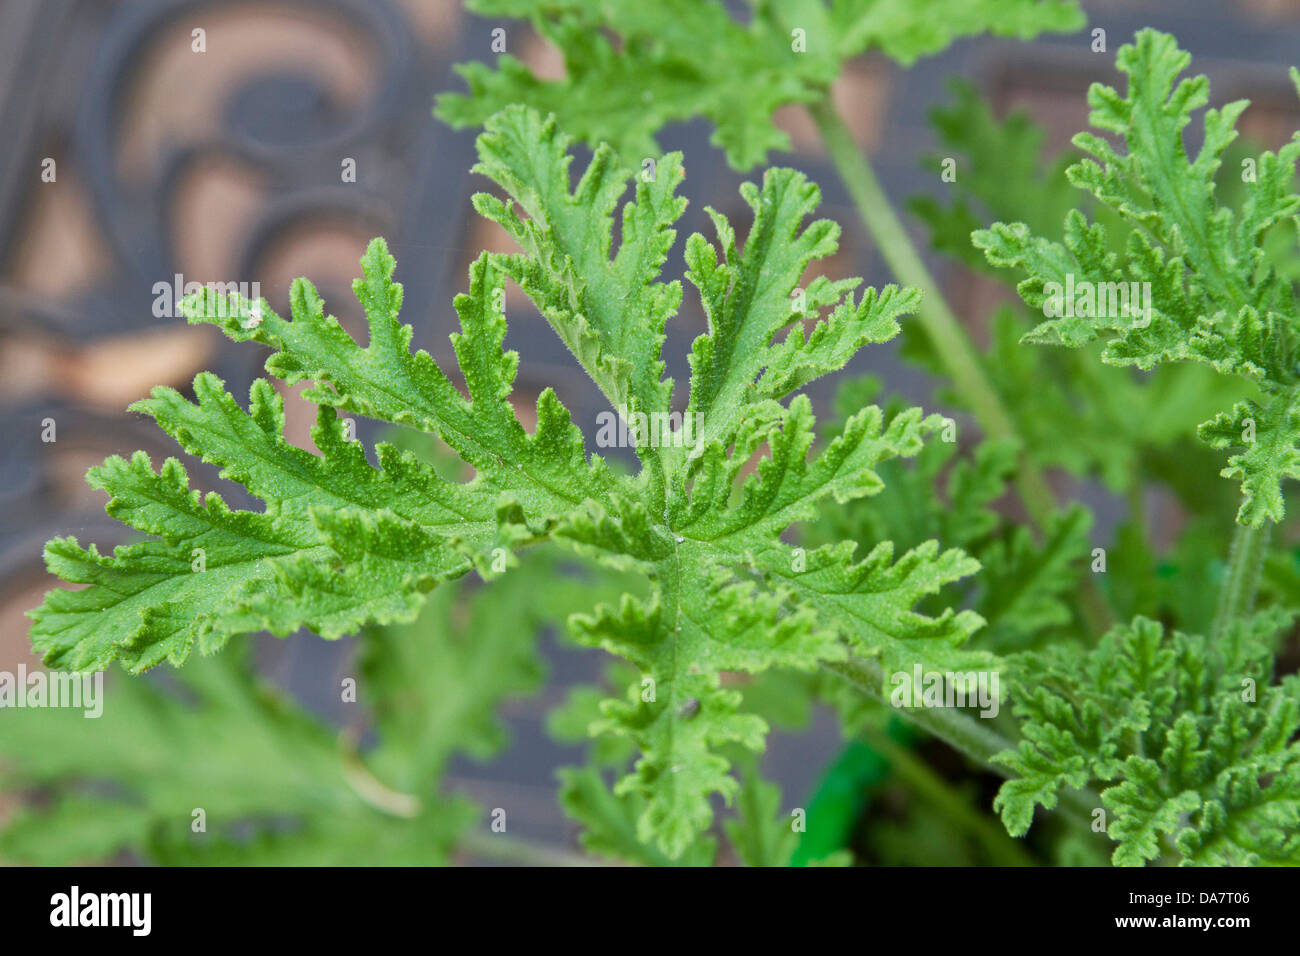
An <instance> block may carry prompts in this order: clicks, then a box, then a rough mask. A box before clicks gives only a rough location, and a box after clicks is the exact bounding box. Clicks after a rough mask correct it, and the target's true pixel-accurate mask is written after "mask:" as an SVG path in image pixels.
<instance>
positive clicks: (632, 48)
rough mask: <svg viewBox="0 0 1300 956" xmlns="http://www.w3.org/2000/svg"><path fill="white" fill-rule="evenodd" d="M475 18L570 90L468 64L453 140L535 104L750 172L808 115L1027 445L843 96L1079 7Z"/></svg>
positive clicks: (838, 6) (677, 8)
mask: <svg viewBox="0 0 1300 956" xmlns="http://www.w3.org/2000/svg"><path fill="white" fill-rule="evenodd" d="M469 7H470V8H471V9H473V10H475V11H477V12H478V13H480V14H482V15H484V16H496V17H527V18H529V20H530V21H531V23H532V25H533V26H534V28H535V29H536V30H537V31H538V32H539V33H540V34H541V35H542V36H544V37H545V38H546V39H547V40H548V41H549V42H550V43H552V44H554V45H555V46H556V47H557V48H558V49H559V51H560V52H561V53H562V54H563V57H564V65H565V74H566V75H565V76H564V78H563V79H559V80H545V79H541V78H539V77H537V76H534V75H533V74H532V73H531V72H530V71H529V69H528V68H527V66H526V65H525V64H523V63H522V62H520V61H519V60H518V59H516V58H515V57H513V56H511V55H509V54H505V55H502V56H500V57H499V61H498V67H497V69H496V70H492V69H490V68H489V67H487V66H486V65H484V64H481V63H468V64H465V65H464V66H463V67H461V73H462V75H463V76H464V77H465V80H466V82H467V83H468V85H469V93H468V95H461V94H446V95H444V96H442V97H441V98H440V99H439V102H438V107H437V114H438V115H439V116H440V117H442V118H443V119H445V120H447V121H448V122H450V123H452V124H454V125H477V124H479V123H482V122H483V121H484V120H485V119H486V118H487V117H488V116H489V115H490V114H491V113H493V112H494V111H496V110H497V109H499V108H501V107H502V106H504V105H505V104H508V103H515V102H523V103H529V104H532V105H535V106H539V107H540V108H542V109H546V110H550V111H552V112H554V113H555V115H556V116H557V117H559V118H560V121H561V124H562V125H563V126H564V128H565V129H567V130H568V131H569V132H570V133H571V134H572V135H576V136H580V137H582V138H583V139H585V140H586V141H587V142H588V143H589V144H590V145H592V146H595V145H596V144H597V143H600V142H606V143H610V144H612V145H613V146H614V147H615V148H616V149H617V150H618V151H619V153H620V154H621V155H622V157H623V159H624V161H625V162H628V163H633V162H636V163H640V162H643V161H644V160H645V159H651V160H653V159H654V158H655V157H657V156H658V154H659V149H658V147H657V145H656V142H655V135H656V134H657V133H658V131H659V130H660V129H661V128H662V127H663V126H664V125H666V124H667V123H668V122H670V121H674V120H688V119H694V118H696V117H703V118H706V119H707V120H708V121H709V122H710V123H712V124H713V127H714V136H713V141H714V143H715V144H717V145H718V146H720V147H721V148H722V149H723V150H724V151H725V152H726V156H727V160H728V162H729V163H730V164H731V165H732V166H733V167H734V168H736V169H738V170H742V171H743V170H748V169H751V168H752V167H754V166H755V165H757V164H758V163H760V162H762V161H764V159H765V158H766V157H767V156H768V154H769V153H770V152H771V151H774V150H788V149H790V146H791V143H790V139H789V137H788V136H787V135H786V133H785V132H784V131H782V130H781V129H780V128H779V127H778V126H777V125H776V124H775V122H774V119H773V114H774V113H775V112H776V110H777V109H778V108H780V107H782V106H787V105H791V104H800V105H803V106H804V107H806V108H807V109H808V111H809V112H810V114H811V116H812V118H813V120H814V122H815V124H816V126H817V129H818V131H819V133H820V135H821V138H822V142H823V145H824V146H825V149H826V152H827V154H828V155H829V157H830V159H831V161H832V162H833V163H834V165H835V168H836V170H837V172H838V173H839V175H840V177H841V179H842V180H843V183H844V185H845V187H846V188H847V190H848V191H849V193H850V195H851V196H852V198H853V201H854V203H855V204H856V206H857V209H858V211H859V213H860V214H861V216H862V220H863V223H864V225H865V226H866V228H867V231H868V233H869V234H870V235H871V237H872V238H873V239H874V240H875V243H876V246H877V248H878V249H879V250H880V253H881V255H882V257H883V258H884V259H885V261H886V263H887V264H888V265H889V267H890V269H891V270H892V271H893V274H894V277H895V278H896V279H897V280H898V281H899V282H901V283H903V284H905V285H907V286H911V287H914V288H916V289H918V290H920V291H921V292H922V293H923V296H924V297H923V301H922V302H921V305H920V307H919V309H918V312H917V322H918V323H919V325H920V326H921V328H922V329H923V330H924V332H925V335H926V337H927V338H928V340H929V342H930V347H931V348H932V349H933V351H934V354H935V355H936V356H937V358H938V361H939V363H940V365H941V366H942V368H943V371H944V373H945V374H946V375H947V376H948V377H950V378H951V379H952V381H953V384H954V387H955V388H956V389H957V391H959V392H960V393H961V394H962V395H963V396H964V398H965V401H966V403H967V404H968V406H969V408H970V409H971V411H972V412H973V414H974V415H975V417H976V419H977V421H978V422H979V424H980V426H981V427H982V428H983V429H984V431H985V433H986V434H987V435H988V436H989V437H991V438H997V439H1004V438H1005V439H1014V438H1017V437H1018V436H1017V432H1016V427H1015V422H1014V418H1013V416H1012V413H1011V412H1010V411H1009V410H1008V408H1007V406H1006V404H1005V402H1004V401H1003V400H1002V397H1001V396H1000V395H999V393H998V390H997V388H996V385H995V383H994V382H993V380H992V379H991V378H990V377H989V376H988V374H987V373H986V372H985V370H984V369H983V367H982V365H981V363H980V361H979V359H978V355H977V353H976V351H975V349H974V348H973V346H972V343H971V341H970V338H969V336H968V335H967V333H966V331H965V328H964V326H963V325H962V323H961V322H960V321H959V320H958V319H957V317H956V315H955V314H954V312H953V310H952V309H951V308H950V307H949V305H948V304H947V302H946V300H945V298H944V295H943V292H942V290H941V287H940V285H939V283H938V282H936V281H935V280H934V278H933V277H932V276H931V275H930V273H929V271H928V270H927V268H926V266H925V264H924V262H923V261H922V258H921V256H920V254H919V253H918V251H917V249H916V247H915V246H914V245H913V243H912V241H911V239H910V238H909V236H908V234H907V231H906V229H905V228H904V226H903V224H902V222H901V221H900V220H899V219H898V217H897V215H896V214H895V213H894V211H893V208H892V206H891V204H890V201H889V198H888V197H887V196H886V194H885V192H884V190H883V188H882V187H881V185H880V182H879V180H878V179H877V177H876V174H875V171H874V170H873V168H872V166H871V164H870V162H869V161H868V159H867V157H866V156H864V155H863V153H862V151H861V150H860V149H859V148H858V146H857V145H856V144H855V143H854V141H853V138H852V136H851V135H850V133H849V129H848V127H847V125H846V124H845V122H844V120H843V118H842V117H841V115H840V113H839V111H838V108H837V105H836V102H835V98H834V96H833V90H832V85H833V83H834V81H835V80H836V79H837V78H838V77H839V76H840V74H841V72H842V70H843V68H844V67H845V65H846V64H847V63H848V61H849V60H851V59H852V58H853V57H855V56H857V55H859V54H861V53H863V52H865V51H869V50H871V51H878V52H880V53H882V54H884V55H885V56H887V57H889V58H890V59H891V60H893V61H895V62H897V63H899V64H901V65H903V66H910V65H912V64H914V63H915V62H916V61H917V60H918V59H919V58H921V57H924V56H928V55H932V54H935V53H938V52H940V51H942V50H943V49H944V48H946V47H947V46H949V45H950V44H951V43H952V42H953V41H955V40H957V39H959V38H961V37H965V36H971V35H977V34H984V33H991V34H994V35H999V36H1015V37H1020V38H1028V37H1032V36H1036V35H1038V34H1040V33H1043V32H1055V31H1071V30H1077V29H1078V28H1079V27H1081V26H1082V25H1083V14H1082V12H1081V11H1080V9H1079V8H1078V6H1077V4H1075V3H1074V2H1072V0H939V2H931V3H877V2H874V0H836V2H830V3H828V2H826V0H799V2H794V3H786V2H762V0H757V2H753V3H752V4H751V7H752V9H751V10H750V12H749V17H748V20H747V22H745V23H741V22H738V21H737V20H736V19H734V18H733V16H732V14H731V13H730V12H729V11H728V9H727V7H726V6H725V5H724V4H723V3H722V2H720V0H670V2H666V3H655V4H646V3H641V2H638V0H615V2H607V0H601V2H596V0H475V2H472V3H470V4H469ZM616 44H617V46H616ZM1016 484H1017V487H1018V489H1019V492H1020V495H1021V497H1022V498H1023V500H1024V502H1025V506H1026V507H1027V509H1028V510H1029V512H1030V514H1031V516H1032V517H1033V518H1034V520H1035V521H1036V522H1038V523H1039V524H1040V525H1043V524H1046V522H1047V521H1049V520H1050V516H1051V514H1052V513H1053V511H1054V509H1055V503H1054V500H1053V497H1052V494H1051V491H1050V489H1049V488H1048V486H1047V484H1046V483H1045V481H1044V479H1043V477H1042V475H1041V473H1040V472H1039V470H1038V468H1037V466H1036V464H1035V463H1034V461H1033V460H1032V459H1027V460H1026V461H1025V462H1024V463H1022V466H1021V467H1020V468H1018V469H1017V472H1016ZM1086 586H1090V585H1086ZM1085 607H1086V609H1087V611H1088V613H1090V614H1091V619H1092V620H1093V621H1094V623H1098V622H1101V623H1104V621H1105V619H1106V615H1105V613H1104V611H1102V610H1101V609H1100V608H1099V607H1097V605H1096V602H1095V601H1094V602H1091V603H1088V604H1086V605H1085Z"/></svg>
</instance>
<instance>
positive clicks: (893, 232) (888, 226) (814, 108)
mask: <svg viewBox="0 0 1300 956" xmlns="http://www.w3.org/2000/svg"><path fill="white" fill-rule="evenodd" d="M809 109H810V111H811V112H812V116H813V119H814V120H815V121H816V123H817V128H818V130H819V131H820V133H821V136H822V140H823V142H824V143H825V144H826V152H827V154H828V155H829V156H830V158H831V162H832V163H833V164H834V165H835V169H836V171H837V172H838V173H839V176H840V179H841V180H842V181H843V183H844V185H845V187H846V188H847V189H848V191H849V194H850V195H851V196H852V197H853V202H854V205H856V206H857V208H858V214H859V215H860V216H861V217H862V222H863V224H864V225H865V226H866V227H867V232H868V233H870V235H871V236H872V238H874V239H875V241H876V245H877V247H878V248H879V249H880V254H881V255H882V256H883V257H884V259H885V262H886V263H887V264H888V265H889V268H890V270H891V271H892V272H893V273H894V277H895V278H896V279H897V280H898V281H899V282H901V283H902V284H904V285H909V286H914V287H916V288H918V289H920V290H921V293H922V300H921V309H920V312H919V313H918V315H917V320H918V321H919V322H920V325H921V328H922V329H923V330H924V332H925V334H926V337H927V338H928V339H929V340H930V344H931V345H932V346H933V347H934V351H935V354H937V355H938V356H939V360H940V361H941V362H942V363H943V366H944V368H945V369H946V370H947V372H948V375H949V376H950V377H951V378H952V381H953V384H954V385H955V386H956V387H957V389H958V391H960V392H961V394H962V395H964V396H965V397H966V400H967V401H968V402H969V403H970V408H971V412H972V413H973V414H974V416H975V420H976V421H977V422H979V424H980V427H981V428H982V429H983V430H984V434H985V435H987V436H988V437H989V438H1010V439H1015V440H1017V442H1018V443H1019V444H1020V445H1021V447H1022V448H1023V447H1024V442H1023V440H1021V439H1020V438H1019V435H1018V434H1017V430H1016V425H1015V422H1014V420H1013V419H1012V418H1011V416H1010V415H1009V414H1008V413H1007V410H1006V406H1005V405H1003V403H1002V398H1001V396H999V395H998V393H997V390H996V389H995V388H994V387H993V383H992V382H991V381H989V378H988V375H987V374H985V371H984V368H983V366H982V365H981V363H980V360H979V356H978V353H977V352H976V351H975V347H974V345H973V344H972V343H971V341H970V337H969V336H968V335H967V334H966V330H965V328H964V327H963V326H962V324H961V322H960V321H958V319H957V316H956V315H954V314H953V311H952V309H951V308H950V307H949V305H948V302H947V300H946V299H945V298H944V295H943V292H942V291H941V290H940V288H939V283H938V282H936V281H935V279H934V276H932V275H931V274H930V270H929V269H927V268H926V266H925V263H924V262H923V261H922V260H921V256H920V254H919V253H918V252H917V251H916V246H915V245H913V243H912V240H911V238H910V237H909V236H908V235H907V230H906V229H905V228H904V227H903V223H902V222H901V221H900V220H899V218H898V216H897V215H896V214H895V213H894V209H893V207H892V206H891V205H890V203H889V198H888V197H887V196H886V195H885V191H884V190H883V189H882V188H881V186H880V181H879V180H878V179H877V178H876V174H875V171H874V170H873V169H872V168H871V163H870V162H868V161H867V158H866V156H864V155H863V154H862V151H861V150H860V149H859V148H858V146H857V144H856V143H854V142H853V138H852V136H851V135H850V134H849V131H848V128H847V127H846V126H845V125H844V120H843V119H842V118H841V117H840V115H839V113H838V112H836V110H835V106H834V104H833V103H832V102H831V98H830V96H829V95H828V96H826V97H824V98H823V99H821V100H820V101H818V102H815V103H813V104H812V105H811V106H810V107H809ZM1016 491H1017V493H1018V494H1019V496H1020V500H1021V501H1022V502H1023V503H1024V506H1025V510H1026V511H1027V512H1028V514H1029V516H1030V518H1031V519H1032V520H1033V522H1034V523H1035V524H1036V525H1037V526H1038V527H1039V528H1040V529H1043V528H1046V526H1047V523H1048V521H1050V519H1051V516H1052V515H1053V514H1054V513H1055V511H1056V497H1055V495H1053V494H1052V489H1051V488H1050V487H1049V486H1048V484H1047V481H1046V479H1044V478H1043V473H1042V472H1041V471H1040V470H1039V469H1038V466H1037V465H1035V464H1034V462H1033V461H1032V460H1030V458H1029V456H1028V455H1027V454H1025V453H1023V452H1022V454H1021V459H1020V465H1019V467H1018V468H1017V472H1016ZM1080 610H1081V612H1082V614H1083V617H1084V620H1085V622H1086V623H1087V625H1088V627H1089V628H1090V629H1091V630H1092V631H1093V632H1094V633H1098V634H1100V633H1102V632H1103V631H1105V630H1107V629H1108V628H1109V627H1110V624H1111V615H1110V611H1109V609H1108V608H1107V606H1106V603H1105V601H1104V600H1103V599H1102V597H1101V593H1100V592H1099V591H1098V590H1097V587H1096V584H1095V583H1094V582H1093V581H1092V579H1091V578H1089V577H1084V578H1083V579H1082V584H1081V587H1080Z"/></svg>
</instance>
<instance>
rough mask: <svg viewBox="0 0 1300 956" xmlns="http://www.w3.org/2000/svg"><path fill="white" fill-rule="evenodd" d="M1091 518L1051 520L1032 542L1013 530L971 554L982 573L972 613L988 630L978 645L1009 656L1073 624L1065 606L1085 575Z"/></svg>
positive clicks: (1071, 515) (1067, 515) (1075, 514)
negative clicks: (985, 622)
mask: <svg viewBox="0 0 1300 956" xmlns="http://www.w3.org/2000/svg"><path fill="white" fill-rule="evenodd" d="M1091 526H1092V516H1091V515H1090V514H1088V512H1087V511H1086V510H1085V509H1083V508H1081V507H1074V508H1071V509H1070V510H1068V511H1064V512H1059V513H1057V514H1054V515H1053V516H1052V518H1051V520H1049V521H1048V523H1047V525H1046V527H1045V528H1044V529H1043V535H1042V540H1041V541H1035V540H1034V538H1033V536H1032V535H1031V534H1030V532H1029V529H1027V528H1024V527H1017V528H1015V529H1014V531H1011V532H1009V533H1008V534H1007V536H1006V537H1005V538H1002V539H998V540H995V541H993V542H991V543H990V544H989V545H988V546H987V547H984V548H980V549H978V550H976V552H975V553H976V554H977V555H978V557H979V560H980V563H981V564H982V565H983V568H984V571H983V573H982V574H981V575H980V578H979V588H980V592H979V597H978V599H977V601H976V604H975V607H976V609H977V610H978V611H979V613H980V614H981V615H982V616H983V617H984V618H985V619H986V620H987V621H988V623H989V626H988V629H987V630H986V631H985V633H984V634H983V635H981V643H982V644H983V645H984V646H986V647H992V648H996V649H998V650H1001V651H1006V650H1010V649H1012V648H1014V647H1016V646H1017V645H1020V646H1024V644H1025V643H1026V642H1028V641H1030V640H1031V639H1035V638H1038V637H1040V636H1041V635H1043V634H1044V633H1045V632H1047V631H1049V630H1050V629H1052V628H1059V627H1061V626H1063V625H1068V624H1069V623H1070V622H1071V620H1072V619H1073V613H1072V612H1071V610H1070V605H1069V601H1070V599H1071V598H1072V597H1073V596H1074V595H1075V594H1076V593H1077V592H1078V589H1079V578H1080V575H1081V574H1083V573H1086V572H1087V566H1086V561H1087V557H1088V552H1089V542H1088V531H1089V529H1090V528H1091Z"/></svg>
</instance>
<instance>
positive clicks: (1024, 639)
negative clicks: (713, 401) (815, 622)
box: [805, 441, 1091, 652]
mask: <svg viewBox="0 0 1300 956" xmlns="http://www.w3.org/2000/svg"><path fill="white" fill-rule="evenodd" d="M1016 448H1017V446H1016V445H1015V443H1013V442H1010V441H991V442H984V443H981V444H980V445H978V446H976V448H975V449H974V451H973V453H971V454H970V455H968V456H962V457H960V458H958V457H957V452H958V446H957V445H956V444H955V443H947V442H934V443H930V444H928V445H926V446H925V447H924V448H923V449H922V450H921V451H920V452H919V454H917V456H916V457H915V458H914V459H911V460H904V459H903V458H901V457H900V458H897V459H895V460H892V461H887V462H883V463H882V464H881V466H880V468H879V474H880V476H881V478H882V479H883V480H884V484H885V490H884V492H883V493H881V494H880V495H879V496H873V497H864V498H861V499H860V500H856V501H851V502H849V503H847V504H846V505H845V506H844V507H843V508H838V509H834V510H830V509H827V510H825V511H824V512H823V513H822V514H819V515H818V516H817V520H816V521H813V522H811V523H810V524H809V526H808V535H807V537H806V539H805V540H806V541H807V542H808V543H810V544H818V543H822V542H827V541H831V542H833V541H840V540H844V539H848V540H851V541H876V540H881V539H887V540H889V541H891V542H893V543H894V545H895V547H907V548H923V547H925V546H926V542H927V541H930V540H937V541H938V542H939V543H940V544H941V545H944V546H955V547H957V548H960V549H961V552H965V553H966V554H967V555H968V556H969V557H970V558H973V559H974V560H976V561H977V562H978V563H979V564H980V565H981V566H982V569H983V570H982V572H981V573H980V574H978V575H975V576H972V577H970V578H965V579H963V580H960V581H958V580H956V579H953V581H952V582H951V584H950V586H949V587H948V589H947V590H946V591H945V593H944V596H943V603H956V604H960V605H962V606H964V607H967V608H969V609H970V610H971V611H973V612H974V613H976V614H978V615H979V616H980V617H981V618H983V620H984V621H985V622H986V625H987V626H986V627H985V628H984V629H983V630H982V631H981V633H980V636H979V640H978V645H979V647H980V648H981V649H982V650H984V651H998V652H1002V651H1008V650H1024V649H1026V648H1027V647H1031V646H1036V645H1038V644H1040V643H1042V642H1043V641H1045V640H1048V639H1049V638H1050V637H1052V636H1053V635H1054V634H1059V633H1060V632H1061V631H1062V629H1063V628H1064V627H1066V626H1068V625H1069V624H1070V623H1071V622H1072V621H1073V613H1072V611H1071V608H1070V603H1069V599H1070V597H1071V596H1072V595H1073V593H1074V592H1075V591H1076V590H1077V587H1078V581H1079V575H1080V574H1081V573H1082V571H1083V570H1084V561H1085V559H1086V557H1087V554H1088V530H1089V527H1090V526H1091V518H1090V516H1089V515H1088V513H1087V512H1086V511H1085V510H1084V509H1082V508H1079V507H1075V508H1072V509H1070V510H1068V511H1063V512H1059V513H1057V514H1055V515H1053V516H1052V517H1051V518H1050V520H1049V521H1048V523H1047V525H1046V527H1045V529H1044V532H1043V534H1042V535H1041V538H1040V539H1036V538H1035V537H1034V536H1033V535H1031V534H1030V533H1029V532H1028V531H1027V530H1026V529H1025V528H1023V527H1020V526H1017V525H1015V524H1014V523H1012V522H1011V521H1009V520H1008V519H1007V518H1006V517H1005V516H1004V515H1002V514H1000V513H999V512H998V511H997V510H995V508H994V507H993V505H994V504H995V503H996V502H997V501H998V500H999V499H1001V498H1002V497H1003V496H1004V495H1006V494H1007V493H1008V490H1009V485H1010V482H1011V480H1012V478H1013V475H1014V472H1015V468H1016V463H1017V454H1016ZM961 552H954V553H961ZM930 603H934V600H933V599H931V600H930ZM919 609H920V610H922V611H925V610H927V606H926V604H924V603H923V604H922V605H920V608H919Z"/></svg>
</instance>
